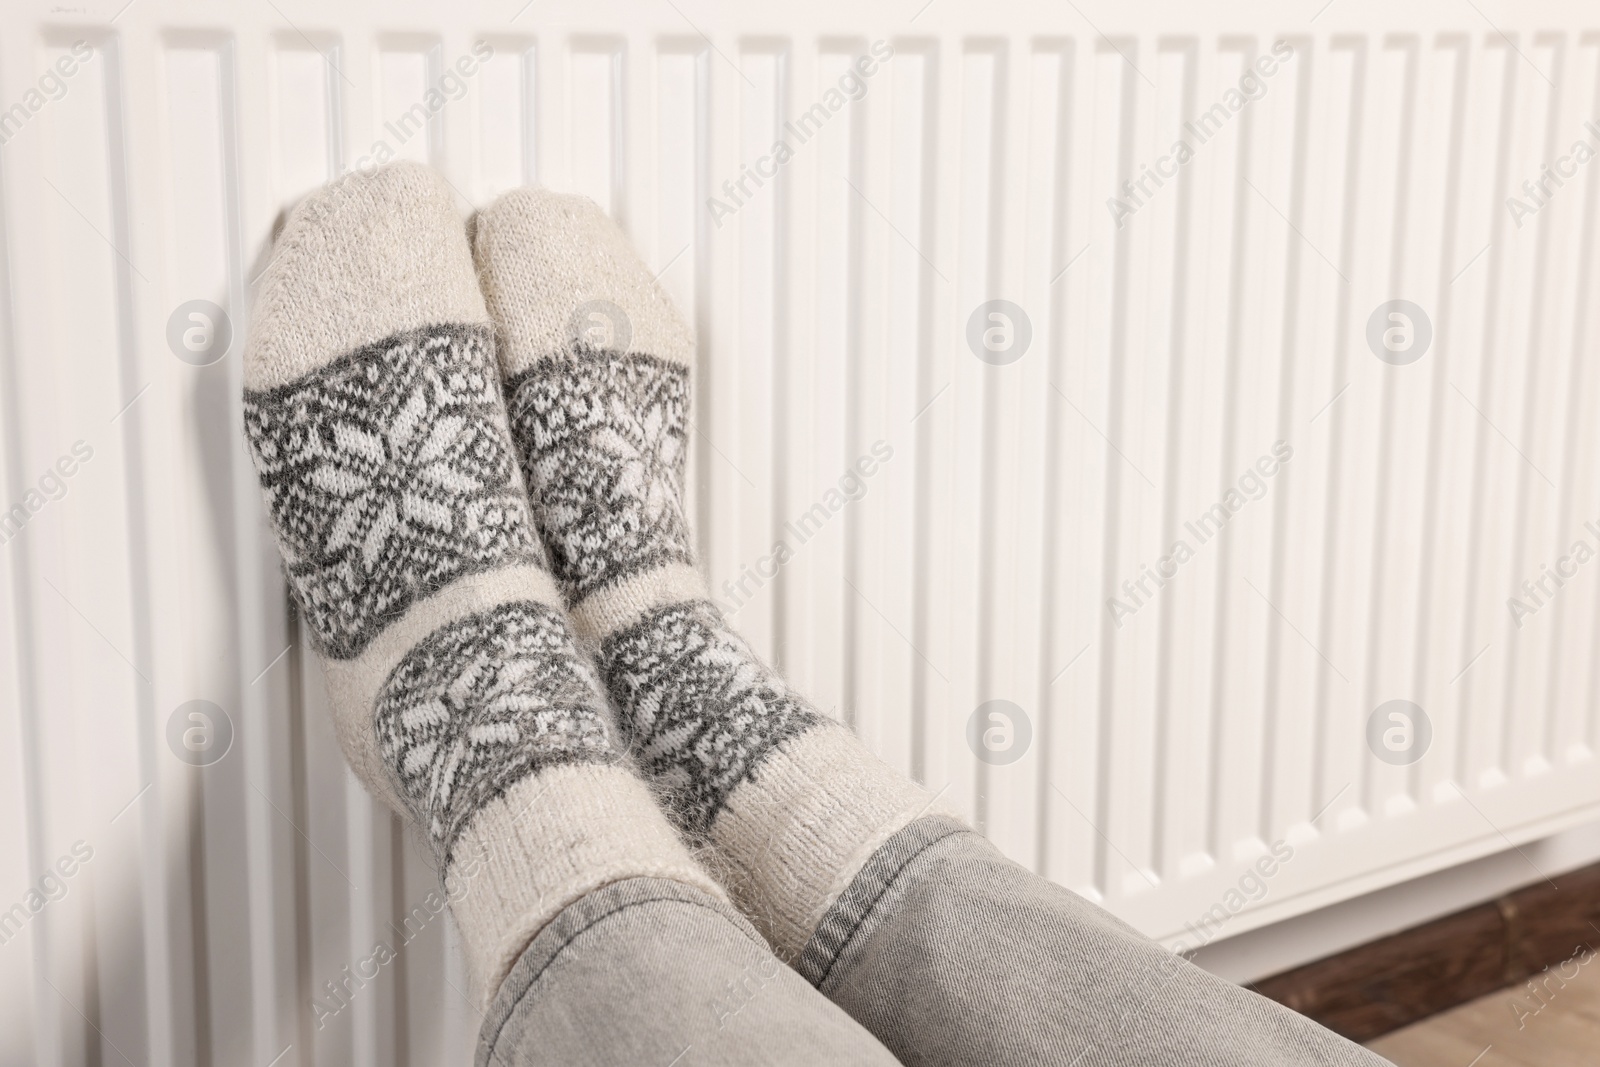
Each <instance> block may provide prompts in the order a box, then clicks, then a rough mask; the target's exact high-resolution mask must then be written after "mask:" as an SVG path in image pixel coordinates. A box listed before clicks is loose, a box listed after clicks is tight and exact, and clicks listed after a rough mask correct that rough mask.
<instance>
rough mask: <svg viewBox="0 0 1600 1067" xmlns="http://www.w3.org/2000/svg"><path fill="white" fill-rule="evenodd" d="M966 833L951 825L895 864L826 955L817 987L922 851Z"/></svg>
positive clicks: (823, 982)
mask: <svg viewBox="0 0 1600 1067" xmlns="http://www.w3.org/2000/svg"><path fill="white" fill-rule="evenodd" d="M966 833H972V831H971V830H969V829H967V828H966V827H964V826H960V827H952V828H951V829H950V832H949V833H944V834H940V835H939V836H938V837H936V838H934V839H933V840H931V841H928V842H926V843H925V844H923V846H922V847H921V848H919V849H917V850H916V851H915V852H913V853H912V854H911V855H909V856H907V857H906V858H905V862H903V863H901V864H900V865H899V866H897V867H896V868H895V869H894V870H893V871H892V872H891V873H890V874H889V876H888V877H886V878H884V879H883V884H882V885H881V886H879V888H878V891H877V892H876V893H874V894H873V895H872V899H871V902H870V903H869V904H868V905H867V906H866V908H865V909H863V910H862V912H861V918H859V919H857V920H856V921H855V922H854V923H852V924H851V925H850V927H849V928H848V930H847V931H846V933H845V935H844V937H842V938H840V939H839V948H838V950H837V951H836V952H834V953H832V954H831V955H830V956H829V957H828V963H827V966H826V967H824V968H823V969H822V973H821V974H819V975H818V976H817V985H816V987H817V989H819V990H820V989H822V987H823V985H824V984H825V983H826V982H827V981H828V977H829V976H830V975H831V974H833V969H834V967H835V966H836V965H837V964H838V962H839V957H841V956H843V955H844V954H845V952H846V950H848V949H849V948H850V943H851V942H852V941H854V940H855V938H856V934H858V933H860V932H861V928H862V927H863V926H865V925H866V924H867V920H868V919H870V918H872V916H873V913H875V912H876V911H877V910H878V905H879V904H881V903H883V898H884V897H886V896H888V894H889V890H890V889H892V888H894V884H895V883H896V882H898V881H899V880H900V878H901V876H902V875H904V874H905V872H906V868H907V867H910V866H911V865H912V864H913V863H915V862H916V860H917V858H918V857H919V856H921V855H922V854H923V853H924V852H927V851H928V850H929V849H930V848H933V847H934V846H935V845H937V844H940V843H941V842H944V841H947V840H949V839H950V838H952V837H954V836H955V835H956V834H966ZM846 892H847V893H848V890H846ZM834 906H835V907H837V906H838V902H835V904H834Z"/></svg>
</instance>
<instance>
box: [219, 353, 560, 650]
mask: <svg viewBox="0 0 1600 1067" xmlns="http://www.w3.org/2000/svg"><path fill="white" fill-rule="evenodd" d="M244 424H245V435H246V437H247V438H248V440H249V444H250V448H251V451H252V452H253V453H254V458H255V462H256V470H257V472H258V473H259V475H260V478H261V484H262V487H263V488H264V489H265V491H266V495H267V504H268V510H269V512H270V514H271V517H272V524H273V527H274V528H275V529H276V531H277V534H278V543H279V546H280V547H281V549H282V551H283V556H284V566H285V570H286V571H287V574H288V579H289V585H290V588H291V589H292V591H293V593H294V597H295V600H296V602H297V603H298V605H299V607H300V610H301V613H302V614H303V615H304V617H305V618H306V620H307V621H308V623H309V625H310V629H311V634H312V639H313V643H314V644H315V646H316V647H317V649H318V650H319V651H321V652H322V653H323V654H325V655H327V656H329V657H331V658H333V659H350V658H353V657H355V656H357V655H359V654H360V653H361V651H362V649H364V648H365V647H366V646H367V644H368V643H369V642H370V641H371V640H372V638H373V637H375V636H376V635H377V633H378V632H379V631H380V630H382V629H383V627H384V626H385V625H386V624H387V623H388V622H389V621H391V620H393V619H395V618H398V617H399V616H400V615H401V614H402V613H403V612H404V611H405V609H406V608H407V607H409V606H410V605H411V604H412V603H413V602H414V601H416V600H418V599H421V598H422V597H425V596H427V595H428V594H429V593H432V592H434V591H435V590H437V589H440V588H442V587H443V586H445V585H447V584H449V583H450V582H452V581H454V580H456V579H458V578H460V577H462V576H464V575H467V574H471V573H474V572H477V571H483V570H488V569H491V568H493V567H497V566H502V565H505V564H508V563H517V562H531V563H537V564H540V565H543V562H544V557H543V551H542V549H541V547H540V544H539V541H538V537H537V535H536V533H535V532H534V528H533V525H532V522H531V516H530V514H529V511H528V505H527V500H526V498H525V497H524V496H523V493H522V487H521V485H520V484H519V479H518V477H517V470H516V466H515V462H516V461H515V453H514V451H513V449H512V446H511V442H510V439H509V437H508V435H507V426H506V424H505V421H504V416H503V415H502V414H501V407H500V382H499V372H498V368H497V366H496V364H495V359H494V352H493V348H492V342H491V335H490V332H489V330H488V328H487V327H475V326H461V325H449V326H435V327H428V328H425V329H421V330H416V331H412V332H409V333H405V334H399V335H396V336H394V337H391V338H389V339H387V340H385V341H382V342H379V343H378V344H375V345H370V346H367V347H365V348H362V349H359V350H357V351H355V352H353V353H351V354H349V355H347V356H345V357H342V358H341V359H338V360H336V361H334V362H333V363H331V364H329V365H328V366H326V367H323V368H321V369H319V370H318V371H316V372H314V373H313V374H310V375H307V376H306V377H305V378H303V379H301V380H300V381H298V382H293V383H291V384H289V385H286V386H282V387H279V388H277V389H272V390H268V391H263V392H249V391H247V392H246V394H245V401H244Z"/></svg>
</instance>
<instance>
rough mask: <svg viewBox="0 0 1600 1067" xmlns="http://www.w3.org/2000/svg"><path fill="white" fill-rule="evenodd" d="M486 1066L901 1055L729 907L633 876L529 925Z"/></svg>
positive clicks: (484, 1033)
mask: <svg viewBox="0 0 1600 1067" xmlns="http://www.w3.org/2000/svg"><path fill="white" fill-rule="evenodd" d="M477 1063H478V1065H479V1067H491V1065H494V1067H532V1065H534V1064H551V1065H556V1064H559V1065H562V1067H602V1065H605V1067H611V1065H616V1064H628V1065H637V1067H744V1065H753V1064H766V1065H771V1067H802V1065H806V1067H811V1065H824V1064H847V1065H856V1064H859V1065H862V1067H895V1060H894V1057H893V1056H891V1055H889V1053H888V1052H887V1051H885V1050H884V1048H883V1046H882V1045H880V1044H879V1043H878V1042H877V1040H876V1039H875V1038H873V1037H872V1035H870V1034H868V1033H867V1032H866V1030H864V1029H862V1027H861V1025H860V1024H859V1023H857V1022H856V1021H855V1020H853V1019H851V1018H850V1017H849V1016H848V1015H846V1014H845V1013H844V1012H843V1011H841V1010H840V1009H839V1008H838V1007H837V1006H835V1005H834V1004H833V1003H831V1002H830V1001H828V1000H827V999H826V998H825V997H823V996H822V995H821V994H820V993H818V992H817V991H816V990H815V989H813V988H812V987H811V986H810V985H808V984H807V983H806V981H805V980H804V979H802V978H801V977H800V976H799V975H798V974H796V973H795V972H794V971H793V970H791V969H790V968H788V967H786V966H784V965H783V964H782V963H781V962H779V960H778V959H777V957H776V956H774V955H773V954H772V953H771V951H770V950H769V949H768V948H767V945H766V943H765V942H764V941H762V940H761V937H760V935H758V934H757V933H756V931H755V929H754V927H752V926H751V925H750V924H749V923H748V922H746V921H745V920H744V919H743V918H741V917H740V916H739V914H738V913H737V912H736V911H734V910H733V908H732V907H731V906H730V905H728V904H726V903H724V902H722V901H720V900H718V899H716V898H715V897H712V896H710V895H709V894H707V893H704V892H702V891H700V890H697V889H693V888H690V887H688V886H685V885H683V884H681V883H679V882H674V881H668V880H666V879H660V878H631V879H628V880H626V881H622V882H617V883H614V884H612V885H609V886H606V887H605V888H603V889H599V890H596V891H595V892H592V893H590V894H588V895H587V896H585V897H583V898H582V899H581V900H579V901H577V902H576V903H574V904H571V905H569V906H568V907H567V908H565V909H564V910H563V911H562V912H561V913H560V914H559V915H557V916H556V918H555V919H554V920H553V921H551V922H550V923H549V924H548V925H547V926H546V927H545V928H544V929H543V930H541V931H540V932H539V934H538V935H537V936H536V937H534V939H533V941H532V943H530V944H529V945H528V947H527V949H526V950H525V951H524V952H523V954H522V956H521V957H520V958H519V959H518V961H517V963H516V965H515V966H513V967H512V969H511V974H510V975H509V976H508V977H507V978H506V980H505V982H504V983H502V985H501V987H500V990H499V992H498V993H497V994H496V996H495V999H494V1001H493V1003H491V1005H490V1007H489V1012H488V1014H487V1016H486V1017H485V1020H484V1023H483V1027H482V1029H481V1031H480V1033H479V1036H478V1055H477Z"/></svg>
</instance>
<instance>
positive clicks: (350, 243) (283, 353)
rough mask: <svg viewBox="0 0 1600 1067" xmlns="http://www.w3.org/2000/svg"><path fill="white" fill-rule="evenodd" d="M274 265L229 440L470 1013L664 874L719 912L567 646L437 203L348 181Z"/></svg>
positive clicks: (293, 219)
mask: <svg viewBox="0 0 1600 1067" xmlns="http://www.w3.org/2000/svg"><path fill="white" fill-rule="evenodd" d="M274 252H275V255H274V258H273V261H272V263H271V265H270V266H269V268H268V270H267V271H266V277H265V281H264V282H263V283H262V287H261V291H260V295H259V298H258V299H257V301H256V304H255V311H254V325H253V328H252V331H251V335H250V340H249V344H248V345H247V347H246V350H245V356H244V377H245V399H244V405H245V419H244V421H245V431H246V435H247V437H248V439H249V444H250V449H251V453H252V455H253V457H254V460H255V464H256V470H257V472H258V473H259V475H260V479H261V484H262V487H263V489H264V490H265V494H266V499H267V506H268V511H269V512H270V517H271V521H272V526H273V528H274V530H275V531H276V533H277V536H278V545H279V548H280V549H281V551H282V554H283V559H284V566H285V571H286V573H287V576H288V581H289V588H290V591H291V593H292V595H293V597H294V600H295V603H296V604H297V605H298V607H299V611H300V615H301V619H302V621H303V624H304V625H305V627H306V630H307V632H308V634H309V638H310V641H311V644H312V645H313V646H314V648H315V649H316V650H317V652H318V653H319V657H320V659H321V661H322V665H323V670H324V674H325V677H326V679H327V684H328V692H329V697H330V702H331V705H332V709H333V715H334V720H335V727H336V732H337V734H338V737H339V742H340V745H341V747H342V748H343V750H344V753H345V757H346V758H347V759H348V760H349V762H350V765H351V767H352V768H353V769H354V770H355V772H356V774H357V775H358V776H359V777H360V778H361V780H362V781H363V782H364V783H365V785H366V787H367V788H368V789H369V790H370V791H371V792H372V793H374V794H375V795H377V796H378V797H380V798H381V799H383V800H384V801H386V802H387V803H388V804H389V806H390V807H392V808H393V809H394V810H395V811H397V812H400V813H401V814H402V815H405V816H408V817H409V818H411V819H413V820H414V821H415V822H416V823H417V824H419V825H420V826H421V827H422V828H423V829H424V830H425V831H426V833H427V836H428V839H429V840H430V842H431V844H432V846H433V848H434V850H435V852H436V853H437V856H438V859H439V862H440V870H441V871H442V872H443V880H444V888H445V895H446V897H447V898H448V899H449V900H450V901H451V907H452V911H453V912H454V915H455V918H456V921H457V924H458V926H459V927H460V930H461V935H462V940H463V943H464V946H465V950H466V956H467V959H468V964H469V970H470V972H471V975H472V980H473V985H474V987H475V988H476V990H477V993H478V995H479V996H480V997H482V998H483V999H484V1000H485V1001H486V1000H487V998H488V997H490V996H492V995H493V993H494V991H495V989H496V988H497V987H498V985H499V983H500V980H501V979H502V978H503V977H504V976H505V974H506V972H507V971H508V970H509V969H510V967H511V965H512V963H513V962H515V960H516V958H517V956H518V955H519V954H520V953H521V952H522V950H523V948H524V947H526V945H527V943H528V941H529V940H530V939H531V938H532V936H533V935H534V934H535V933H536V932H537V931H538V930H539V929H540V928H541V927H542V926H543V925H544V924H545V923H546V922H547V921H549V920H550V919H551V918H553V917H554V916H555V914H556V913H557V912H559V911H560V910H561V909H562V908H563V907H565V906H566V905H567V904H569V903H571V902H573V901H574V900H576V899H578V898H579V897H581V896H583V895H584V894H585V893H587V892H589V891H590V890H593V889H596V888H599V887H600V886H603V885H606V884H608V883H610V882H614V881H618V880H620V879H623V878H627V877H632V876H636V875H657V876H664V877H669V878H675V879H677V880H679V881H681V882H685V883H688V884H691V885H697V886H700V887H701V888H705V889H708V890H710V891H712V892H718V893H719V895H720V892H719V891H717V890H716V889H715V888H714V883H712V882H711V881H710V879H709V878H708V877H707V876H706V875H705V874H704V873H703V872H702V871H701V870H700V868H699V867H698V866H697V865H696V863H695V862H694V861H693V860H692V859H691V858H690V856H689V854H688V852H687V851H686V849H685V848H684V847H683V845H682V843H681V842H680V840H679V839H678V837H677V835H676V833H675V832H674V830H673V828H672V826H671V825H670V824H669V823H668V822H667V821H666V819H665V818H663V816H662V815H661V813H660V811H659V810H658V809H657V807H656V805H655V803H654V798H653V797H652V795H651V793H650V791H649V790H648V788H647V787H646V786H645V784H644V783H643V782H642V781H641V780H640V779H638V778H637V777H636V776H635V775H633V774H632V773H631V772H630V771H629V770H628V769H627V768H626V766H625V765H624V761H623V759H622V756H621V752H620V749H619V747H618V746H617V745H615V744H614V743H613V738H612V732H613V729H614V728H613V727H612V726H611V725H610V724H609V722H608V716H607V715H606V714H605V713H604V712H603V711H602V709H603V708H604V707H605V699H604V696H603V694H602V693H601V692H600V691H599V687H598V683H597V681H596V679H594V677H593V673H592V670H591V668H589V667H588V666H587V665H586V664H585V662H584V661H583V660H582V658H581V657H580V656H579V654H578V652H577V648H576V646H575V644H574V640H573V635H572V633H571V631H570V629H569V625H568V622H567V619H566V616H565V612H564V609H563V606H562V602H561V595H560V592H559V591H558V589H557V587H556V585H555V583H554V582H553V581H552V579H551V577H550V575H549V573H548V571H547V570H546V568H545V564H544V555H543V552H542V550H541V548H540V545H539V541H538V536H537V534H536V533H535V531H534V528H533V526H532V523H531V521H530V516H529V514H528V506H527V500H526V496H525V493H524V489H523V482H522V477H521V473H520V471H519V470H518V468H517V463H516V459H515V454H514V452H513V448H512V443H511V439H510V437H509V434H508V427H507V423H506V412H505V407H504V404H503V401H502V398H501V393H500V378H499V373H498V368H497V367H496V364H495V356H494V339H493V332H492V329H491V327H490V324H489V321H488V315H487V313H486V311H485V309H484V304H483V298H482V295H481V294H480V293H479V291H478V287H477V279H476V277H475V275H474V273H473V268H472V258H471V253H470V252H469V250H468V247H467V242H466V238H465V234H464V232H463V230H462V225H461V219H460V217H459V216H458V215H457V214H456V212H455V209H454V206H453V204H452V202H451V199H450V194H449V189H448V187H447V186H446V185H445V184H444V182H443V180H442V179H441V178H439V177H438V176H437V175H436V174H434V173H433V172H432V171H430V170H428V169H427V168H425V167H421V166H417V165H414V164H398V163H397V164H394V165H392V166H389V167H386V168H382V169H380V170H378V171H376V172H374V173H372V174H370V175H367V174H359V173H358V174H353V175H350V176H347V177H345V178H343V179H340V180H339V181H337V182H335V183H333V184H332V185H330V186H328V187H327V188H325V189H323V190H322V191H320V192H319V193H317V194H315V195H313V196H312V197H310V198H309V199H307V200H306V201H304V202H303V203H301V204H300V205H299V206H298V207H297V208H295V210H294V211H293V213H292V214H291V215H290V217H289V219H288V222H287V224H286V225H285V227H284V230H283V233H282V235H281V236H280V238H279V240H278V244H277V247H276V248H275V250H274Z"/></svg>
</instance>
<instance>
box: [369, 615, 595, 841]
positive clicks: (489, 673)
mask: <svg viewBox="0 0 1600 1067" xmlns="http://www.w3.org/2000/svg"><path fill="white" fill-rule="evenodd" d="M604 704H605V697H604V696H603V695H602V694H601V692H600V690H599V684H598V681H597V680H596V679H595V678H594V676H593V675H592V674H591V673H590V671H589V669H588V667H587V665H586V664H585V662H584V660H583V659H582V657H581V656H580V655H579V653H578V649H577V645H576V643H575V642H574V640H573V637H572V632H571V630H570V629H569V627H568V626H567V622H566V619H565V617H564V616H562V615H560V614H558V613H557V612H555V611H553V610H551V609H550V608H548V607H545V606H544V605H542V604H538V603H534V602H531V601H526V602H514V603H509V604H502V605H499V606H498V607H495V608H493V609H491V610H489V611H486V612H483V613H480V614H478V615H473V616H469V617H468V618H465V619H461V620H458V621H456V622H453V623H450V624H449V625H447V626H442V627H440V628H439V629H438V630H435V631H434V632H433V633H431V634H429V635H428V636H427V637H426V638H424V639H423V640H422V641H421V642H419V643H418V644H417V645H416V646H415V647H414V648H412V649H411V651H409V652H408V653H406V656H405V658H404V659H402V660H401V661H400V663H399V664H398V665H396V667H395V669H394V670H393V671H392V672H391V673H390V675H389V678H388V680H387V681H385V682H384V685H383V688H382V690H380V691H379V694H378V699H377V704H376V708H375V714H374V717H373V729H374V731H375V732H376V734H377V737H378V745H379V749H380V751H381V752H382V753H383V757H384V763H385V765H386V766H388V767H389V768H390V769H391V770H392V771H393V772H394V773H395V775H396V776H397V778H398V784H399V786H400V795H401V796H402V797H404V798H405V801H406V803H407V804H408V805H409V807H410V808H411V812H412V814H413V816H415V818H416V819H417V821H418V823H419V824H420V825H422V826H426V827H427V828H428V832H429V836H430V838H431V839H432V841H433V844H434V848H435V850H436V851H437V852H438V854H439V857H440V859H441V860H442V861H443V862H444V863H449V861H450V858H451V851H452V849H454V847H455V843H456V841H457V839H458V838H459V837H460V836H461V832H462V831H463V830H465V829H466V826H467V823H468V821H469V820H470V819H471V818H472V816H473V815H474V814H476V813H477V812H478V811H479V810H480V809H482V808H483V806H484V805H485V804H488V803H489V802H491V801H493V800H494V799H496V798H497V797H500V796H503V795H505V793H506V791H507V790H509V789H510V788H511V787H512V786H514V785H516V784H517V783H518V782H520V781H522V779H524V778H526V777H527V776H528V775H530V774H533V773H536V772H537V771H540V770H542V769H544V768H546V767H550V766H553V765H556V764H561V763H573V762H587V763H614V762H616V761H617V759H618V758H619V757H618V755H617V753H616V750H615V749H614V747H613V746H612V744H611V737H610V732H609V730H608V729H607V727H606V723H605V720H604V719H602V717H601V713H600V711H599V710H598V709H599V708H601V707H603V706H604Z"/></svg>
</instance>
